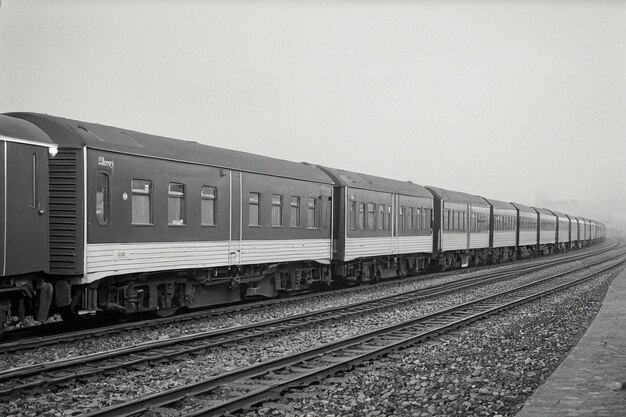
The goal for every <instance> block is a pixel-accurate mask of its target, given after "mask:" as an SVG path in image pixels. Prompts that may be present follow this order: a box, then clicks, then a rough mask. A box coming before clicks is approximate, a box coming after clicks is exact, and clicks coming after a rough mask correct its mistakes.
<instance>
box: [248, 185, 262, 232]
mask: <svg viewBox="0 0 626 417" xmlns="http://www.w3.org/2000/svg"><path fill="white" fill-rule="evenodd" d="M253 196H255V197H256V200H253V199H252V198H253ZM253 207H254V208H255V209H256V223H252V216H251V214H252V208H253ZM248 226H249V227H261V193H257V192H254V191H250V192H248Z"/></svg>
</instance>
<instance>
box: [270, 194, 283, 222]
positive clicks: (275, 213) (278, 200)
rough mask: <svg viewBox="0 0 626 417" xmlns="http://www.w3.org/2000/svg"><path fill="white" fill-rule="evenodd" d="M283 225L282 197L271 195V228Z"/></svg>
mask: <svg viewBox="0 0 626 417" xmlns="http://www.w3.org/2000/svg"><path fill="white" fill-rule="evenodd" d="M282 225H283V196H282V195H278V194H273V195H272V226H276V227H280V226H282Z"/></svg>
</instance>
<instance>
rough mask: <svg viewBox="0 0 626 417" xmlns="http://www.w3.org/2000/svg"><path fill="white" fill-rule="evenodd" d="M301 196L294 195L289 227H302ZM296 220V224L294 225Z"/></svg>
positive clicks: (291, 202)
mask: <svg viewBox="0 0 626 417" xmlns="http://www.w3.org/2000/svg"><path fill="white" fill-rule="evenodd" d="M294 213H295V214H296V215H295V216H294V215H293V214H294ZM300 217H301V216H300V196H297V195H292V196H291V201H290V202H289V227H293V228H294V229H295V228H299V227H301V226H302V222H301V221H300ZM294 220H295V224H294Z"/></svg>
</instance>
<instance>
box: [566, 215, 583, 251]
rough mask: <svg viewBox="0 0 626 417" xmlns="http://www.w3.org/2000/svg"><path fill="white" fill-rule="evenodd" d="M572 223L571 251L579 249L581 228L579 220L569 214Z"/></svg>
mask: <svg viewBox="0 0 626 417" xmlns="http://www.w3.org/2000/svg"><path fill="white" fill-rule="evenodd" d="M567 217H568V218H569V221H570V249H573V248H576V247H578V236H579V233H580V227H579V225H578V218H577V217H576V216H572V215H571V214H567Z"/></svg>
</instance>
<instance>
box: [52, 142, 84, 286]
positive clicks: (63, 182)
mask: <svg viewBox="0 0 626 417" xmlns="http://www.w3.org/2000/svg"><path fill="white" fill-rule="evenodd" d="M76 158H77V156H76V150H75V149H59V151H58V153H57V155H56V156H55V157H54V158H50V159H49V161H50V162H49V170H50V205H49V208H48V210H49V218H50V220H49V221H50V273H52V274H54V273H72V272H74V271H75V270H76V268H77V245H78V241H79V240H78V234H79V232H80V230H79V225H78V218H77V217H78V216H77V214H78V197H79V193H78V178H77V174H78V173H77V171H76V167H77V164H76Z"/></svg>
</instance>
